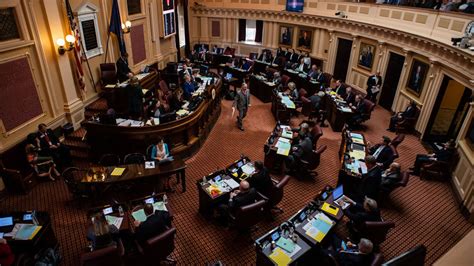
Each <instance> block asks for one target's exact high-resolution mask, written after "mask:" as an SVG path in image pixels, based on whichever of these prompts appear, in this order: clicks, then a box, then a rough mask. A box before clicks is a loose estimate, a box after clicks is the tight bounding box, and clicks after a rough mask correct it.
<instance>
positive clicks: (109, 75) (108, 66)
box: [100, 63, 117, 86]
mask: <svg viewBox="0 0 474 266" xmlns="http://www.w3.org/2000/svg"><path fill="white" fill-rule="evenodd" d="M100 81H101V82H102V86H105V85H107V84H116V83H117V73H116V72H115V64H114V63H104V64H100Z"/></svg>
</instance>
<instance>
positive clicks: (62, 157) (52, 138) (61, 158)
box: [37, 124, 72, 168]
mask: <svg viewBox="0 0 474 266" xmlns="http://www.w3.org/2000/svg"><path fill="white" fill-rule="evenodd" d="M37 138H38V139H39V141H40V146H39V149H38V152H39V154H40V155H42V156H51V157H53V159H54V161H55V162H56V163H57V164H58V165H59V167H61V168H64V167H66V166H69V165H71V163H72V159H71V152H70V150H69V148H68V147H67V146H64V145H62V144H61V142H60V141H59V139H58V138H57V137H56V135H54V133H53V131H52V130H51V129H49V128H48V127H47V126H46V125H45V124H39V125H38V133H37Z"/></svg>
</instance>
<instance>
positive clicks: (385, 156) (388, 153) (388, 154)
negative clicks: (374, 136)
mask: <svg viewBox="0 0 474 266" xmlns="http://www.w3.org/2000/svg"><path fill="white" fill-rule="evenodd" d="M380 146H382V144H381V143H379V144H376V145H374V146H373V147H372V148H370V151H369V152H370V154H372V155H374V154H375V152H376V151H377V149H378V148H379V147H380ZM376 159H377V162H378V163H381V164H383V168H384V169H387V168H388V167H389V166H390V164H391V163H392V162H393V159H394V154H393V151H392V149H391V148H390V146H385V147H384V148H383V150H382V151H381V152H380V153H379V155H378V156H377V158H376Z"/></svg>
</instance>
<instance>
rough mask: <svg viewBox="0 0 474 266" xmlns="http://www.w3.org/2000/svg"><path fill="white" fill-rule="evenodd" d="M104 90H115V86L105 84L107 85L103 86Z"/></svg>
mask: <svg viewBox="0 0 474 266" xmlns="http://www.w3.org/2000/svg"><path fill="white" fill-rule="evenodd" d="M105 88H106V89H113V88H115V84H107V85H105Z"/></svg>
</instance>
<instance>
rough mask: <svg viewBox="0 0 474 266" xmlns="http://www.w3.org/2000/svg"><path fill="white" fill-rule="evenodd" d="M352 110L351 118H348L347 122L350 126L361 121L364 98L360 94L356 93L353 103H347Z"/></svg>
mask: <svg viewBox="0 0 474 266" xmlns="http://www.w3.org/2000/svg"><path fill="white" fill-rule="evenodd" d="M349 106H350V107H351V109H352V111H353V112H354V114H353V115H352V118H350V119H349V121H348V124H349V126H350V127H354V126H355V125H356V124H358V123H360V121H362V117H363V115H364V113H365V108H366V106H365V102H364V99H362V96H360V94H357V95H356V97H355V99H354V103H353V104H350V105H349Z"/></svg>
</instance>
